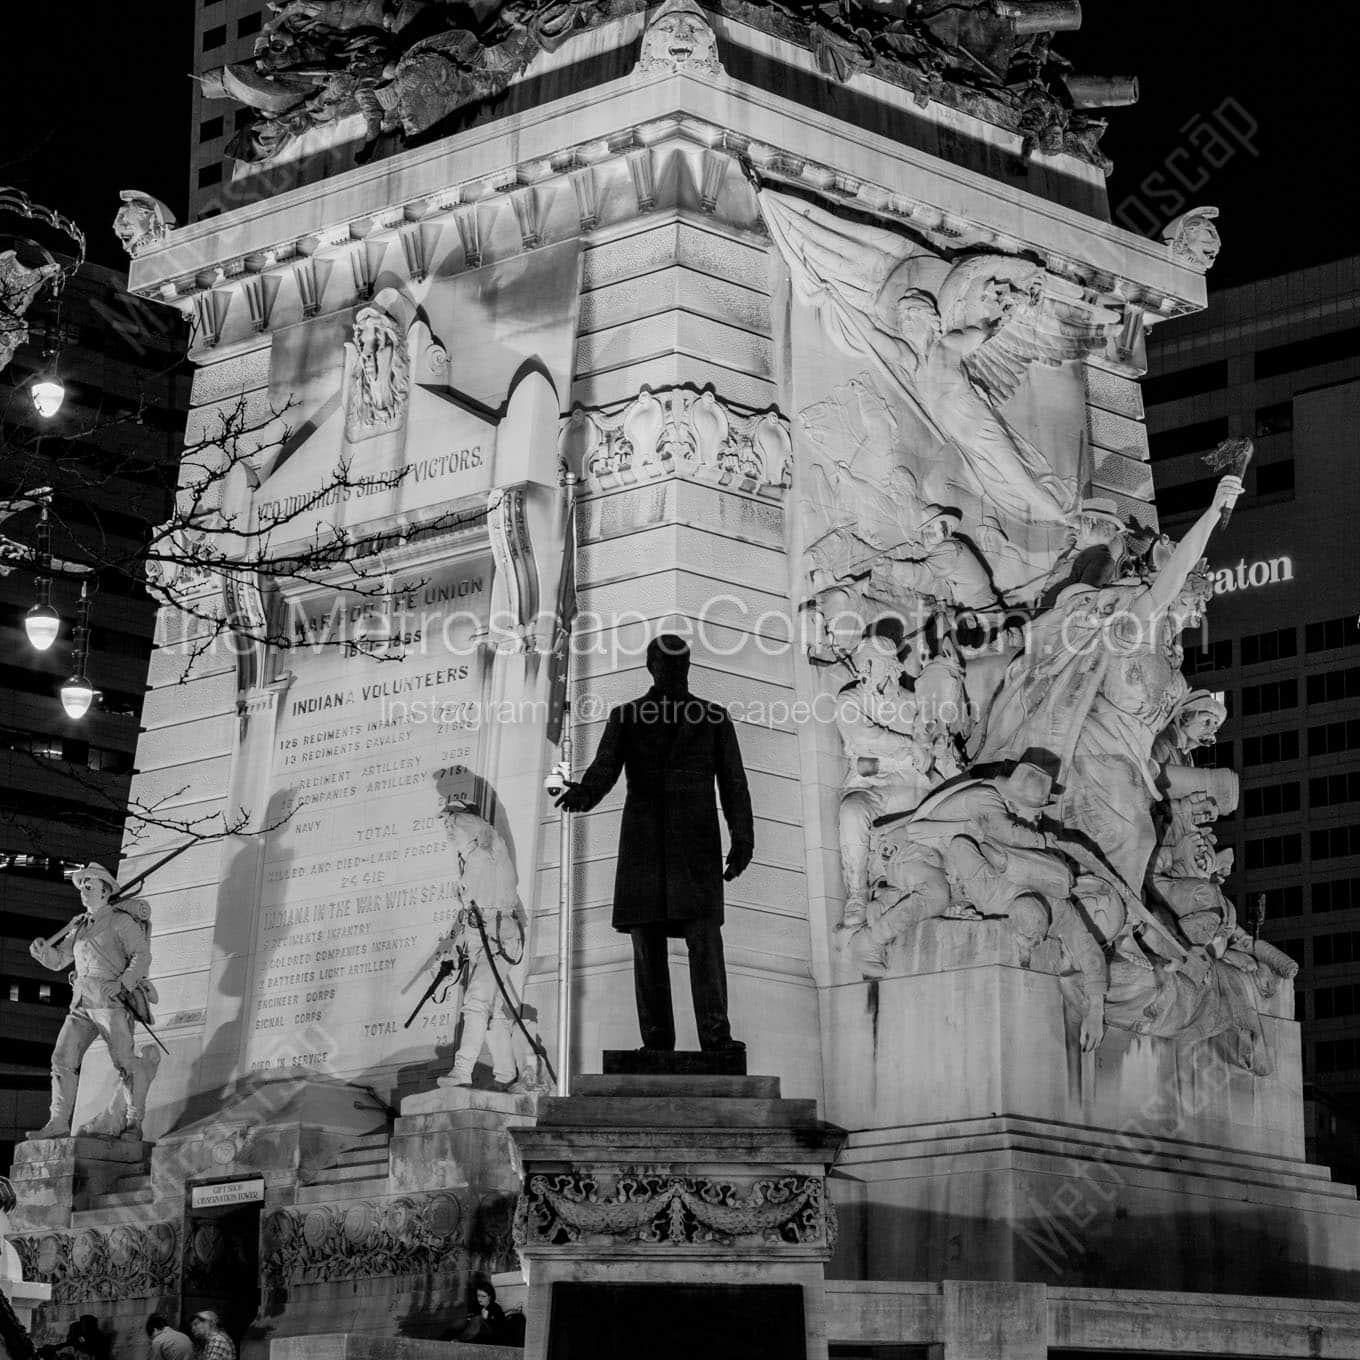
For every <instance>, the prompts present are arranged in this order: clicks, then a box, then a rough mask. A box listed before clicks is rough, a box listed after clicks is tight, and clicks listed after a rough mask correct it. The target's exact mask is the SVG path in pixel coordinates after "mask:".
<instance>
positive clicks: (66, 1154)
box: [9, 1137, 151, 1228]
mask: <svg viewBox="0 0 1360 1360" xmlns="http://www.w3.org/2000/svg"><path fill="white" fill-rule="evenodd" d="M150 1160H151V1144H150V1143H144V1142H141V1141H140V1140H137V1141H135V1142H134V1141H133V1140H131V1139H124V1138H92V1137H84V1138H30V1139H28V1140H26V1141H25V1142H22V1143H20V1144H18V1146H16V1147H15V1149H14V1166H13V1169H12V1170H11V1171H10V1173H9V1175H10V1180H11V1181H12V1182H13V1184H14V1193H15V1195H16V1197H17V1198H18V1206H17V1207H16V1209H15V1211H14V1214H13V1220H14V1225H15V1227H17V1228H69V1227H70V1226H71V1215H72V1213H79V1212H80V1211H82V1210H85V1209H89V1208H90V1207H92V1202H93V1201H94V1199H95V1198H96V1197H97V1196H103V1195H107V1194H110V1193H112V1192H113V1191H114V1190H115V1189H116V1187H117V1183H118V1182H119V1181H120V1180H124V1179H125V1178H128V1177H133V1176H138V1175H141V1174H144V1173H145V1172H146V1171H147V1169H148V1167H149V1165H150Z"/></svg>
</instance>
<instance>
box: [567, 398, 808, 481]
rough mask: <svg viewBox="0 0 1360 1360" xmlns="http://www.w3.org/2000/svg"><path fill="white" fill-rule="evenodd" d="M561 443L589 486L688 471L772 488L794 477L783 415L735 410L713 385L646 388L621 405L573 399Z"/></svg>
mask: <svg viewBox="0 0 1360 1360" xmlns="http://www.w3.org/2000/svg"><path fill="white" fill-rule="evenodd" d="M560 449H561V456H562V461H563V463H564V464H565V466H566V467H567V468H568V469H569V470H570V471H572V472H575V473H577V475H578V476H580V477H581V478H582V480H583V481H584V483H585V485H586V489H587V490H588V491H589V490H607V489H609V488H611V487H616V486H627V485H631V484H635V483H638V482H643V481H649V480H654V479H656V478H660V477H671V476H686V477H693V478H695V479H697V480H702V481H710V482H715V483H717V484H719V485H722V486H729V487H733V488H734V489H740V490H749V491H755V490H761V491H765V492H768V493H778V492H780V491H782V489H783V488H785V487H787V486H788V485H789V484H790V482H791V481H792V476H793V446H792V444H791V442H790V438H789V427H788V422H787V421H786V420H785V419H784V418H783V417H782V416H780V415H779V414H777V413H776V412H775V411H764V412H759V413H756V414H753V415H751V414H742V413H739V412H737V411H735V410H733V409H732V408H731V407H730V406H728V405H727V403H726V402H724V401H722V400H721V399H720V398H719V397H718V396H717V395H716V394H715V393H714V392H713V389H712V388H705V389H704V390H703V391H702V392H696V391H694V390H693V389H691V388H684V387H672V388H664V389H662V390H661V391H659V392H653V391H651V390H650V389H649V388H647V387H644V388H642V390H641V391H640V392H639V393H638V395H637V396H636V397H635V398H634V399H633V400H632V401H631V402H629V403H628V404H627V405H625V406H621V407H613V408H592V409H587V408H585V407H581V406H578V407H577V408H576V409H575V410H574V411H573V412H572V414H571V416H570V417H569V418H568V419H567V420H566V421H564V422H563V425H562V433H561V442H560Z"/></svg>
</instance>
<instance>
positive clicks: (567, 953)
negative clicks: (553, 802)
mask: <svg viewBox="0 0 1360 1360" xmlns="http://www.w3.org/2000/svg"><path fill="white" fill-rule="evenodd" d="M560 772H561V776H562V778H563V779H564V780H566V779H570V778H571V704H570V702H567V703H565V704H563V706H562V763H561V766H560ZM561 815H562V821H561V825H560V831H559V835H560V837H561V840H560V842H559V847H560V848H559V850H558V860H559V866H558V873H559V875H560V880H559V883H558V887H557V903H558V908H557V1094H558V1095H559V1096H568V1095H570V1094H571V952H572V947H573V946H572V930H571V924H572V923H571V813H569V812H568V811H567V810H566V808H563V809H562V814H561Z"/></svg>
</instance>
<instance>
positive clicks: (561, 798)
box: [557, 782, 590, 812]
mask: <svg viewBox="0 0 1360 1360" xmlns="http://www.w3.org/2000/svg"><path fill="white" fill-rule="evenodd" d="M557 806H558V807H560V808H561V809H562V810H563V811H565V812H585V811H586V809H587V808H588V807H589V806H590V799H589V797H588V796H587V794H586V791H585V790H584V789H583V788H582V787H581V786H580V785H579V784H577V783H575V782H569V783H568V784H567V786H566V788H564V789H563V790H562V792H561V793H560V794H558V796H557Z"/></svg>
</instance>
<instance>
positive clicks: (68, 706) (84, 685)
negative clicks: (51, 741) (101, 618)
mask: <svg viewBox="0 0 1360 1360" xmlns="http://www.w3.org/2000/svg"><path fill="white" fill-rule="evenodd" d="M89 655H90V594H89V587H88V586H86V585H84V584H83V583H82V585H81V587H80V604H79V606H78V607H77V610H76V633H75V653H74V655H73V657H72V660H73V662H74V665H75V670H74V672H73V674H72V676H71V678H70V679H69V680H68V681H67V682H66V683H65V684H64V685H63V686H62V687H61V706H62V707H63V708H64V709H65V710H66V715H67V717H69V718H77V719H79V718H83V717H84V716H85V715H86V713H88V712H89V711H90V705H91V704H92V703H93V702H94V696H95V688H94V686H93V685H92V684H90V682H89V680H88V679H86V677H85V667H86V665H87V664H88V662H89Z"/></svg>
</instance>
